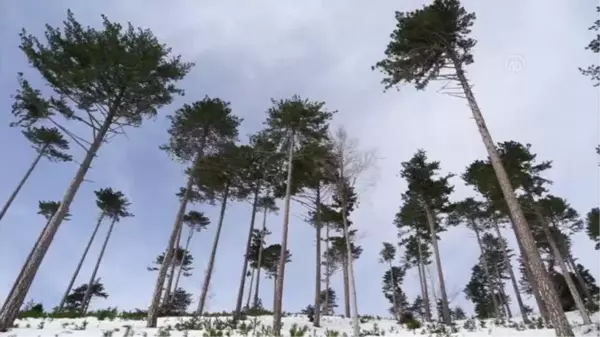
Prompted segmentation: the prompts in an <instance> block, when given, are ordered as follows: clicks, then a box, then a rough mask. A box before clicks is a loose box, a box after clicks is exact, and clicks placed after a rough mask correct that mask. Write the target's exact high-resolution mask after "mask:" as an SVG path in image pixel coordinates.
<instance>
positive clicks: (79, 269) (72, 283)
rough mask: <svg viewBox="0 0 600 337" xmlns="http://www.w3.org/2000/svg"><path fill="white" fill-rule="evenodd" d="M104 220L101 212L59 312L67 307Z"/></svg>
mask: <svg viewBox="0 0 600 337" xmlns="http://www.w3.org/2000/svg"><path fill="white" fill-rule="evenodd" d="M103 219H104V212H101V213H100V216H99V217H98V221H97V222H96V227H95V228H94V231H93V232H92V236H90V240H89V241H88V244H87V246H85V250H84V251H83V255H81V259H80V260H79V263H78V264H77V268H75V272H74V273H73V276H72V277H71V281H69V285H68V286H67V290H65V293H64V295H63V297H62V299H61V300H60V304H59V305H58V311H62V309H63V307H64V306H65V301H66V300H67V297H68V296H69V293H70V292H71V289H72V288H73V285H74V284H75V280H76V279H77V276H78V275H79V272H80V271H81V267H82V266H83V262H84V261H85V258H86V256H87V254H88V252H89V250H90V247H91V246H92V243H93V242H94V238H95V237H96V234H97V233H98V229H99V228H100V225H101V224H102V220H103Z"/></svg>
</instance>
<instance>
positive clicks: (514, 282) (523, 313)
mask: <svg viewBox="0 0 600 337" xmlns="http://www.w3.org/2000/svg"><path fill="white" fill-rule="evenodd" d="M493 224H494V230H495V231H496V236H498V239H499V241H500V248H501V249H502V256H503V257H504V260H505V261H506V269H507V270H508V275H509V276H510V283H512V287H513V291H514V292H515V298H516V299H517V304H518V305H519V311H520V312H521V317H522V318H523V322H525V323H527V322H529V319H528V318H527V311H525V305H524V304H523V298H522V297H521V291H520V290H519V284H518V283H517V278H516V277H515V271H514V270H513V267H512V263H511V261H510V256H508V248H507V247H506V244H505V242H504V237H503V236H502V233H501V232H500V226H498V221H496V220H494V221H493Z"/></svg>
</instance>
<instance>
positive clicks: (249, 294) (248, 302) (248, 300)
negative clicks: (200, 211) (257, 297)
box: [246, 268, 256, 309]
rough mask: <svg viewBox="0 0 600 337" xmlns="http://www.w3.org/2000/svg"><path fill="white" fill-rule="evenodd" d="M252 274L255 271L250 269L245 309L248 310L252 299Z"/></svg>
mask: <svg viewBox="0 0 600 337" xmlns="http://www.w3.org/2000/svg"><path fill="white" fill-rule="evenodd" d="M254 274H256V269H254V268H252V275H251V276H250V285H249V286H248V299H247V300H246V308H248V309H250V299H251V298H252V287H253V286H254Z"/></svg>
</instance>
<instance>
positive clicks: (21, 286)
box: [0, 112, 114, 331]
mask: <svg viewBox="0 0 600 337" xmlns="http://www.w3.org/2000/svg"><path fill="white" fill-rule="evenodd" d="M113 117H114V112H109V114H108V116H107V117H106V119H105V121H104V123H103V124H102V127H100V129H99V130H98V133H97V134H96V137H95V138H94V141H93V142H92V144H91V145H90V148H89V150H88V152H87V153H86V155H85V158H84V159H83V161H82V162H81V165H80V166H79V169H78V170H77V173H76V174H75V177H74V178H73V181H72V182H71V184H70V185H69V188H67V191H66V192H65V195H64V196H63V200H62V201H61V203H60V206H59V207H58V209H57V210H56V213H54V216H52V218H51V219H50V221H49V223H48V230H47V231H45V232H44V233H43V235H42V238H41V240H40V242H39V245H37V246H35V247H34V248H33V251H32V254H31V260H30V261H29V263H26V265H25V272H24V273H23V275H22V277H21V278H20V279H18V280H17V281H16V282H17V285H16V287H15V292H14V293H13V295H12V296H10V297H9V298H7V299H6V301H5V305H4V310H3V311H2V312H1V313H0V331H6V330H7V329H8V328H10V327H11V326H12V324H13V322H14V320H15V319H16V317H17V315H18V314H19V309H20V308H21V306H22V305H23V302H24V301H25V297H26V296H27V292H28V291H29V288H30V287H31V284H32V283H33V279H34V278H35V275H36V273H37V271H38V269H39V267H40V265H41V264H42V260H43V259H44V257H45V256H46V252H47V251H48V249H49V248H50V245H51V244H52V240H53V239H54V236H55V235H56V232H57V231H58V229H59V227H60V225H61V223H62V221H63V220H64V218H65V215H66V214H67V212H68V211H69V206H71V202H73V199H74V198H75V195H76V194H77V191H78V190H79V187H80V186H81V183H82V182H83V178H84V177H85V175H86V173H87V171H88V170H89V168H90V165H91V164H92V161H93V159H94V157H95V156H96V154H97V152H98V149H99V148H100V146H101V145H102V141H103V140H104V138H105V137H106V134H107V133H108V130H109V128H110V125H111V124H112V119H113Z"/></svg>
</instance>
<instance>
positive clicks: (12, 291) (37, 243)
mask: <svg viewBox="0 0 600 337" xmlns="http://www.w3.org/2000/svg"><path fill="white" fill-rule="evenodd" d="M49 223H50V219H48V221H47V222H46V225H45V226H44V228H42V231H41V232H40V235H38V238H37V240H35V243H34V244H33V247H32V248H31V251H29V255H27V259H25V263H23V266H22V267H21V270H20V271H19V275H18V276H17V281H18V280H20V279H21V277H23V274H24V273H25V266H26V265H27V264H28V263H30V262H29V261H31V256H32V255H33V251H34V250H35V247H37V246H38V245H39V244H40V240H41V239H42V237H43V236H44V233H45V232H46V231H47V230H48V224H49ZM17 281H15V282H14V283H13V285H12V288H11V289H10V292H9V293H8V295H7V296H6V298H7V299H8V298H10V297H11V296H13V294H14V293H15V289H16V287H17ZM6 303H7V301H5V302H4V303H3V304H2V309H0V312H2V311H4V307H5V306H6Z"/></svg>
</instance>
